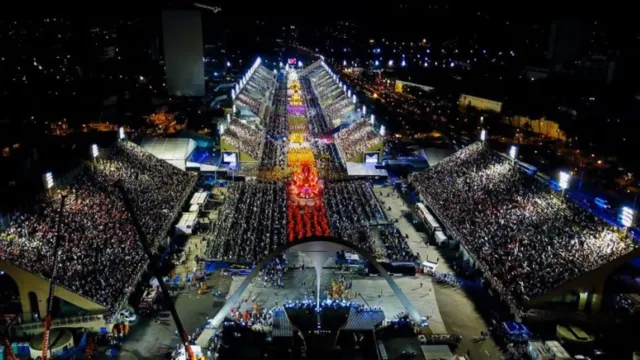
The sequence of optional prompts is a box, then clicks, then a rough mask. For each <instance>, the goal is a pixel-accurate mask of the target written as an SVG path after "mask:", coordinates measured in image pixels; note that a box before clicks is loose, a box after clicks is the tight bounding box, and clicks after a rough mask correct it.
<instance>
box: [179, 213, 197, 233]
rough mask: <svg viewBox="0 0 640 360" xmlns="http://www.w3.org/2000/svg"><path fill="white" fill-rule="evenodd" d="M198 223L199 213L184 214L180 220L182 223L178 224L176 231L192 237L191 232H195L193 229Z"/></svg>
mask: <svg viewBox="0 0 640 360" xmlns="http://www.w3.org/2000/svg"><path fill="white" fill-rule="evenodd" d="M197 221H198V213H197V212H195V213H193V212H185V213H182V217H181V218H180V221H178V224H177V225H176V230H178V231H180V232H182V233H184V234H187V235H191V232H192V231H193V227H194V226H195V225H196V222H197Z"/></svg>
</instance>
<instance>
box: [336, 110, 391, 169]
mask: <svg viewBox="0 0 640 360" xmlns="http://www.w3.org/2000/svg"><path fill="white" fill-rule="evenodd" d="M334 139H335V142H336V144H337V145H338V146H339V147H340V148H341V149H342V151H343V152H344V155H345V157H346V159H345V160H348V159H351V158H353V157H354V156H356V155H357V154H359V153H361V152H364V151H366V150H367V149H369V148H370V147H372V146H373V145H375V144H378V143H382V142H383V141H384V139H383V137H382V136H380V134H378V132H377V131H376V130H375V129H374V128H373V127H372V126H371V123H369V122H368V121H367V120H366V119H362V120H358V121H356V122H354V123H353V124H351V125H349V126H348V127H347V128H344V129H342V130H340V131H339V132H338V133H337V134H335V135H334Z"/></svg>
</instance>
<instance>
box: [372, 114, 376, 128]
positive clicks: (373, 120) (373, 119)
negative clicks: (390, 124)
mask: <svg viewBox="0 0 640 360" xmlns="http://www.w3.org/2000/svg"><path fill="white" fill-rule="evenodd" d="M375 118H376V117H375V116H374V115H373V114H371V125H373V124H375Z"/></svg>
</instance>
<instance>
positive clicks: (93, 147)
mask: <svg viewBox="0 0 640 360" xmlns="http://www.w3.org/2000/svg"><path fill="white" fill-rule="evenodd" d="M91 155H93V158H94V159H95V158H97V157H98V155H100V151H98V145H96V144H93V145H91Z"/></svg>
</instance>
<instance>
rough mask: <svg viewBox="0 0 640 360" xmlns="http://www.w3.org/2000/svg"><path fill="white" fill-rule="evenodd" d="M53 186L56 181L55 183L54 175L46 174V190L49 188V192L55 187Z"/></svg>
mask: <svg viewBox="0 0 640 360" xmlns="http://www.w3.org/2000/svg"><path fill="white" fill-rule="evenodd" d="M53 185H55V183H54V181H53V174H52V173H51V171H49V172H46V173H45V174H44V186H45V188H47V190H49V189H51V188H52V187H53Z"/></svg>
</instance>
